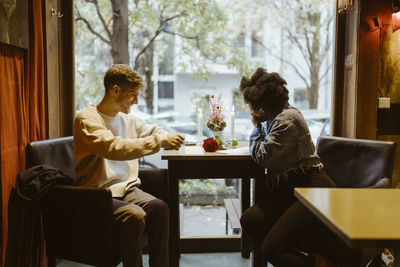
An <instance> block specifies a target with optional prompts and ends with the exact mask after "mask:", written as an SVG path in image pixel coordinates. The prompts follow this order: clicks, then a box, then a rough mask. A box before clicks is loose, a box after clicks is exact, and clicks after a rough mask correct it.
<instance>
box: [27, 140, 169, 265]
mask: <svg viewBox="0 0 400 267" xmlns="http://www.w3.org/2000/svg"><path fill="white" fill-rule="evenodd" d="M42 164H43V165H49V166H51V167H54V168H57V169H60V170H61V171H63V172H64V174H66V175H68V176H70V177H71V178H75V169H74V141H73V137H72V136H70V137H63V138H55V139H50V140H42V141H35V142H31V143H29V144H28V146H27V148H26V167H27V168H29V167H32V166H36V165H42ZM139 177H140V178H141V181H142V185H141V188H142V189H143V190H144V191H146V192H148V193H150V194H152V195H154V196H156V197H158V198H160V199H162V200H164V201H165V202H166V201H167V200H168V191H167V190H168V184H167V183H168V179H167V170H164V169H146V170H140V171H139ZM112 207H113V201H112V197H111V192H110V190H108V189H101V188H93V187H83V186H61V185H56V186H54V187H52V188H51V190H50V191H49V192H48V194H47V196H46V198H45V200H44V201H43V207H42V212H43V224H44V232H45V238H46V247H47V249H46V252H47V256H48V259H49V266H55V260H56V259H57V258H60V259H66V260H70V261H76V262H80V263H84V264H89V265H94V266H116V265H117V264H118V263H119V262H120V258H119V232H118V229H117V227H116V226H115V224H114V221H113V217H112V214H113V209H112Z"/></svg>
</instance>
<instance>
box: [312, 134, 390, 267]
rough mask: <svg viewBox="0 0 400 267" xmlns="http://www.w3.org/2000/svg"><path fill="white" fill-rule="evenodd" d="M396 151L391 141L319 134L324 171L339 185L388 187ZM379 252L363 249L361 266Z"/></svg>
mask: <svg viewBox="0 0 400 267" xmlns="http://www.w3.org/2000/svg"><path fill="white" fill-rule="evenodd" d="M395 153H396V143H395V142H390V141H378V140H365V139H354V138H345V137H334V136H321V137H319V139H318V142H317V154H318V155H319V156H320V158H321V161H322V163H323V164H324V169H325V171H326V173H327V174H328V176H329V177H331V178H332V180H333V181H334V182H335V184H336V186H337V187H341V188H361V187H368V188H390V187H391V185H392V173H393V166H394V158H395ZM382 219H384V218H382ZM382 249H383V248H382ZM381 251H382V250H379V249H368V248H366V249H363V250H362V252H361V257H362V259H361V263H362V264H363V266H365V264H366V263H367V262H368V261H369V260H370V259H371V258H373V257H374V256H379V257H380V253H381Z"/></svg>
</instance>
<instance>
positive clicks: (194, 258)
mask: <svg viewBox="0 0 400 267" xmlns="http://www.w3.org/2000/svg"><path fill="white" fill-rule="evenodd" d="M143 258H144V263H143V265H144V267H148V266H149V265H148V263H147V259H148V257H147V255H144V256H143ZM179 266H180V267H204V266H207V267H249V266H251V261H250V260H248V259H244V258H242V257H241V255H240V253H206V254H205V253H201V254H182V255H181V259H180V262H179ZM57 267H89V265H84V264H78V263H74V262H67V261H62V262H60V263H59V264H58V265H57ZM118 267H123V266H122V263H121V264H120V265H118Z"/></svg>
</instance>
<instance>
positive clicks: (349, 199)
mask: <svg viewBox="0 0 400 267" xmlns="http://www.w3.org/2000/svg"><path fill="white" fill-rule="evenodd" d="M294 193H295V196H296V197H297V198H298V199H299V200H300V201H301V202H302V203H303V204H304V205H305V206H306V207H307V208H308V209H309V210H311V211H312V212H313V213H314V214H315V215H316V216H317V217H318V218H319V219H320V220H321V221H322V222H324V223H325V225H327V226H328V227H329V228H330V229H331V230H332V231H333V232H334V233H336V234H337V235H338V236H339V237H340V238H341V239H342V240H343V241H344V242H345V243H346V244H347V245H348V246H350V247H354V248H393V249H395V262H394V266H400V261H399V257H400V254H399V248H400V190H399V189H388V188H385V189H376V188H374V189H371V188H296V189H295V192H294Z"/></svg>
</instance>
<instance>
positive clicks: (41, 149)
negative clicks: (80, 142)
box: [25, 136, 76, 179]
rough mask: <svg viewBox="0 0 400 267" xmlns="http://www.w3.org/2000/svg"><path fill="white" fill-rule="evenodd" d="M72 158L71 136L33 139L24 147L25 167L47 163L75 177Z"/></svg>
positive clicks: (72, 142)
mask: <svg viewBox="0 0 400 267" xmlns="http://www.w3.org/2000/svg"><path fill="white" fill-rule="evenodd" d="M74 159H75V155H74V139H73V137H72V136H67V137H61V138H54V139H48V140H40V141H34V142H31V143H29V144H28V145H27V147H26V164H25V165H26V168H29V167H32V166H35V165H49V166H51V167H54V168H57V169H59V170H61V171H62V172H63V173H64V174H65V175H68V176H69V177H71V178H73V179H75V176H76V174H75V168H74Z"/></svg>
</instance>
